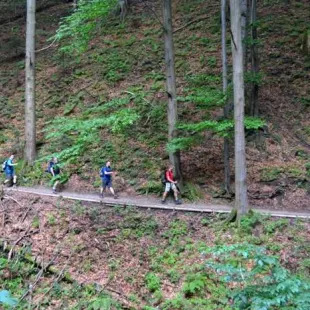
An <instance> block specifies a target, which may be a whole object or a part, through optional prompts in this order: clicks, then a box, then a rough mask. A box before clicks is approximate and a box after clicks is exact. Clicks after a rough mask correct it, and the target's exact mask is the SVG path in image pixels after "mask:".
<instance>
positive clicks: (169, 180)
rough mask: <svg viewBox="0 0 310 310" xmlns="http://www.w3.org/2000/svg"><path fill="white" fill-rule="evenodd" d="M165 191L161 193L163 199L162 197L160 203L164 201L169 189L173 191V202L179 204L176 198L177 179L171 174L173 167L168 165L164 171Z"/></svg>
mask: <svg viewBox="0 0 310 310" xmlns="http://www.w3.org/2000/svg"><path fill="white" fill-rule="evenodd" d="M165 179H166V180H165V191H164V194H163V199H162V201H161V202H162V203H165V202H166V197H167V195H168V193H169V192H170V190H172V191H173V194H174V199H175V203H176V204H177V205H179V204H181V201H180V200H179V199H178V188H177V186H176V184H177V181H175V180H174V176H173V167H172V166H169V167H168V169H167V170H166V172H165Z"/></svg>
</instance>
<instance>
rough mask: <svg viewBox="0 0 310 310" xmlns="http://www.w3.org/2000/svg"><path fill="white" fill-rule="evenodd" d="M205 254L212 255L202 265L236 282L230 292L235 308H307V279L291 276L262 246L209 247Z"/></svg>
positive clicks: (308, 305) (230, 281) (231, 281)
mask: <svg viewBox="0 0 310 310" xmlns="http://www.w3.org/2000/svg"><path fill="white" fill-rule="evenodd" d="M205 254H210V255H211V256H212V258H210V259H208V260H207V262H206V267H207V268H208V269H209V270H214V271H215V272H216V273H217V274H218V275H220V277H221V279H222V281H224V282H228V283H240V285H238V286H237V288H235V289H234V290H233V291H232V298H233V300H234V306H235V307H237V308H238V309H272V308H273V307H281V309H295V307H297V309H305V310H306V309H308V308H309V307H310V293H309V291H310V290H309V289H310V282H309V281H308V280H305V279H304V280H303V279H300V278H298V277H297V276H294V275H291V274H290V272H289V271H288V270H287V269H285V268H284V267H282V266H281V264H280V262H279V259H278V258H277V257H275V256H269V255H267V254H266V251H265V249H264V248H262V247H258V246H254V245H251V244H233V245H228V246H217V247H213V248H209V249H208V250H207V251H206V253H205ZM234 286H236V285H234ZM283 307H287V308H283Z"/></svg>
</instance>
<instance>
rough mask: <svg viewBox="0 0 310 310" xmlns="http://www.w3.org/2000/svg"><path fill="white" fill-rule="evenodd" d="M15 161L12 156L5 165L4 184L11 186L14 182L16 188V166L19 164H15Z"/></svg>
mask: <svg viewBox="0 0 310 310" xmlns="http://www.w3.org/2000/svg"><path fill="white" fill-rule="evenodd" d="M13 161H14V155H11V156H10V157H9V159H7V160H6V161H5V162H4V163H3V171H4V173H5V181H4V184H7V183H9V184H10V185H11V184H12V181H13V187H16V181H17V177H16V174H15V169H14V166H16V165H17V164H14V163H13Z"/></svg>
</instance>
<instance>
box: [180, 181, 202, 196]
mask: <svg viewBox="0 0 310 310" xmlns="http://www.w3.org/2000/svg"><path fill="white" fill-rule="evenodd" d="M182 197H184V198H187V199H188V200H190V201H195V200H199V199H202V198H203V192H202V190H201V188H200V187H199V186H198V185H196V184H194V183H190V182H186V183H185V186H184V190H183V192H182Z"/></svg>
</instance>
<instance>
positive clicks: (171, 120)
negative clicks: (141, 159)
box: [163, 0, 182, 184]
mask: <svg viewBox="0 0 310 310" xmlns="http://www.w3.org/2000/svg"><path fill="white" fill-rule="evenodd" d="M163 10H164V12H163V13H164V14H163V15H164V40H165V62H166V78H167V94H168V127H169V128H168V140H169V141H171V140H172V139H173V138H176V137H177V130H176V123H177V100H176V82H175V66H174V46H173V34H172V8H171V0H163ZM169 158H170V161H171V164H172V165H173V166H174V170H175V176H176V178H177V179H178V180H180V182H181V184H182V173H181V161H180V152H175V153H169Z"/></svg>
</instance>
